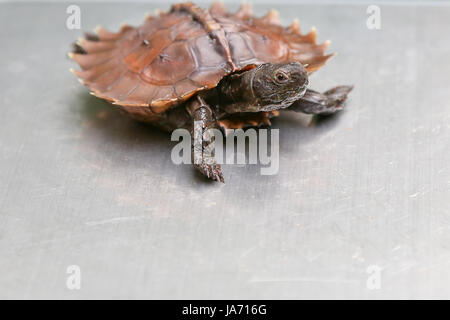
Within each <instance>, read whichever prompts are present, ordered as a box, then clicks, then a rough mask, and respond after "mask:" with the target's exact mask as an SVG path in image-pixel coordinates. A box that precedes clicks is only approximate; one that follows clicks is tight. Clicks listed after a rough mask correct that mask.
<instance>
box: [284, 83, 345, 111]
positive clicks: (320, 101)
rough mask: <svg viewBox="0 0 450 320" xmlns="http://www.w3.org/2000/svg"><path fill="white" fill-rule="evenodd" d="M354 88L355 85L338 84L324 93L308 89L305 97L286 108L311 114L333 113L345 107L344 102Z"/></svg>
mask: <svg viewBox="0 0 450 320" xmlns="http://www.w3.org/2000/svg"><path fill="white" fill-rule="evenodd" d="M352 89H353V86H338V87H336V88H333V89H330V90H327V91H325V92H324V93H319V92H317V91H314V90H310V89H308V90H306V92H305V95H304V96H303V97H301V98H300V99H299V100H297V101H296V102H294V103H293V104H292V105H291V106H290V107H289V108H287V109H286V110H292V111H297V112H304V113H309V114H322V115H327V114H332V113H335V112H337V111H340V110H342V109H343V108H344V102H345V100H346V99H347V95H348V94H349V92H350V91H352Z"/></svg>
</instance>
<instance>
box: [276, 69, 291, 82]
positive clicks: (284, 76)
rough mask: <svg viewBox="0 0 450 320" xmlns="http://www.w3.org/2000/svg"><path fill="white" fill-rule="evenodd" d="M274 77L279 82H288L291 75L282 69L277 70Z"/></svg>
mask: <svg viewBox="0 0 450 320" xmlns="http://www.w3.org/2000/svg"><path fill="white" fill-rule="evenodd" d="M274 78H275V81H276V82H278V83H286V82H287V81H288V80H289V76H288V75H287V74H286V73H284V72H283V71H280V70H278V71H275V74H274Z"/></svg>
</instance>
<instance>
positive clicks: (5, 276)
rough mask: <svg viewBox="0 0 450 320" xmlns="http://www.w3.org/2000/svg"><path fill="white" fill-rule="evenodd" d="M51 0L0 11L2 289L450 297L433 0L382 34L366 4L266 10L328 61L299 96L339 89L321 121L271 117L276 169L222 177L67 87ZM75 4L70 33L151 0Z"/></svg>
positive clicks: (445, 66)
mask: <svg viewBox="0 0 450 320" xmlns="http://www.w3.org/2000/svg"><path fill="white" fill-rule="evenodd" d="M67 5H68V4H49V3H41V4H31V3H16V4H15V3H2V4H0V42H1V44H2V45H1V50H0V102H1V117H0V297H1V298H61V299H72V298H74V299H75V298H236V299H239V298H256V299H258V298H276V299H277V298H424V297H436V298H448V297H449V296H450V266H449V264H450V232H449V226H450V202H449V199H450V165H449V160H450V159H449V156H450V148H449V141H450V105H449V104H450V89H449V80H450V62H449V56H450V41H449V37H448V35H449V34H450V23H449V20H448V17H449V16H450V7H449V6H447V5H445V4H442V5H437V4H434V5H432V6H427V5H404V4H403V5H386V4H385V5H380V8H381V18H382V20H381V30H369V29H367V27H366V19H367V17H368V15H367V13H366V8H367V5H325V4H323V5H294V4H292V5H279V6H277V9H278V10H279V11H280V15H281V17H282V21H283V23H284V24H288V23H290V22H291V21H292V20H293V19H294V18H296V17H298V18H300V21H301V25H302V28H303V30H304V31H307V30H308V29H309V28H310V27H311V26H316V27H317V29H318V37H319V40H320V41H324V40H326V39H331V40H332V44H331V46H330V49H329V50H330V52H338V53H339V55H337V56H336V57H335V58H333V59H332V60H331V61H330V62H329V63H328V65H327V66H326V67H325V68H323V69H322V70H320V71H319V72H317V73H316V74H315V75H314V76H313V77H312V79H311V86H312V88H314V89H317V90H325V89H328V88H330V87H332V86H335V85H339V84H354V85H355V89H354V91H353V92H352V94H351V97H350V99H349V101H348V104H347V109H346V111H345V112H343V113H342V114H340V115H339V116H338V117H336V118H334V119H330V120H328V121H325V122H320V123H318V124H316V125H313V124H312V123H311V122H310V120H311V119H310V117H307V116H302V115H292V114H290V115H284V116H282V117H280V118H279V119H277V120H276V121H275V122H274V127H275V128H278V129H280V170H279V174H278V175H274V176H261V175H260V170H259V169H260V167H259V166H257V165H248V166H245V167H240V166H231V165H227V166H225V168H224V173H225V175H226V179H227V183H226V184H225V185H222V184H218V183H206V182H205V181H204V180H202V179H200V178H199V177H198V176H197V175H196V174H195V173H194V172H193V170H191V168H190V167H189V166H175V165H174V164H172V162H171V161H170V151H171V147H172V146H173V145H174V143H173V142H170V137H169V136H168V135H167V134H165V133H162V132H159V131H156V130H153V129H152V128H149V127H147V126H145V125H141V124H138V123H135V122H133V121H131V120H129V119H127V118H125V117H123V116H122V115H121V114H119V113H118V112H117V111H116V110H115V109H113V108H112V107H110V106H109V105H108V104H107V103H105V102H103V101H100V100H99V99H96V98H94V97H92V96H90V95H89V94H88V92H87V90H86V89H85V88H83V87H82V86H80V84H79V83H78V82H77V80H76V79H75V77H74V76H73V75H72V74H71V73H70V72H69V71H68V69H69V68H70V67H74V64H73V63H72V62H71V61H69V59H68V58H66V56H65V55H66V52H67V51H68V50H69V48H70V47H69V44H70V43H71V42H72V41H73V40H75V39H76V38H77V37H78V36H80V35H81V31H79V30H68V29H67V28H66V27H65V22H66V18H67V14H66V7H67ZM79 5H80V7H81V13H82V20H81V21H82V29H84V30H90V29H93V28H94V27H95V25H97V24H102V25H103V26H105V27H107V28H110V29H112V30H117V29H118V27H119V24H120V22H121V21H124V20H126V21H128V22H130V23H132V24H138V23H140V22H141V21H142V20H143V18H144V13H145V12H152V11H153V9H155V8H157V7H161V6H160V5H156V4H144V3H139V4H137V3H134V4H133V3H115V4H102V3H80V4H79ZM167 6H168V5H167V4H166V5H163V6H162V7H163V8H167ZM236 7H237V6H236V5H232V8H236ZM269 7H272V6H269V5H267V4H266V5H259V6H256V8H255V11H256V12H257V13H258V14H263V13H264V12H265V11H267V9H268V8H269ZM70 265H77V266H79V267H80V268H81V289H80V290H69V289H68V288H67V286H66V280H67V277H68V276H69V275H68V274H67V273H66V269H67V267H68V266H70ZM370 266H378V267H379V268H381V273H380V281H381V282H380V285H381V287H380V289H378V290H370V288H371V287H370V286H369V287H368V286H367V281H368V278H369V276H370V274H369V273H367V269H368V268H369V267H370Z"/></svg>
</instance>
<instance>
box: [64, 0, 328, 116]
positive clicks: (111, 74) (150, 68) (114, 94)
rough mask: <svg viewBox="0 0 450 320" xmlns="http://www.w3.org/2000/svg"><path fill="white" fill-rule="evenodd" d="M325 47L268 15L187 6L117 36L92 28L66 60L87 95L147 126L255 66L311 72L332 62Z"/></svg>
mask: <svg viewBox="0 0 450 320" xmlns="http://www.w3.org/2000/svg"><path fill="white" fill-rule="evenodd" d="M328 44H329V42H328V41H327V42H324V43H322V44H317V42H316V31H315V29H314V28H313V29H312V30H311V31H310V32H309V33H307V34H305V35H302V34H301V32H300V27H299V23H298V21H294V23H292V24H291V25H290V26H289V27H287V28H284V27H282V26H281V25H280V23H279V18H278V15H277V13H276V12H275V11H273V10H271V11H269V13H268V14H267V15H265V16H264V17H261V18H255V17H253V15H252V12H251V7H250V6H249V5H246V4H244V5H242V6H241V8H240V9H239V10H238V11H237V12H236V13H234V14H230V13H228V12H227V11H226V9H225V7H224V6H223V5H222V4H221V3H214V4H213V5H212V6H211V7H210V9H209V10H203V9H201V8H199V7H197V6H195V5H194V4H192V3H189V2H188V3H181V4H176V5H174V6H172V8H171V10H170V11H169V12H162V13H159V14H158V16H157V17H153V16H147V18H146V20H145V22H144V23H143V24H142V25H141V26H139V27H131V26H128V25H124V26H122V28H121V30H120V31H119V32H118V33H111V32H109V31H107V30H105V29H103V28H101V27H97V29H96V35H86V37H85V38H83V39H80V40H79V41H78V42H77V44H76V47H75V48H76V49H75V50H74V52H71V53H70V54H69V56H70V58H72V59H73V60H75V61H76V62H77V63H78V64H79V66H80V67H81V70H80V71H77V70H72V72H73V73H75V75H76V76H77V77H78V78H79V79H80V82H82V83H83V84H85V85H86V86H88V87H89V89H90V90H91V93H92V94H93V95H95V96H97V97H100V98H103V99H105V100H108V101H110V102H112V103H113V104H115V105H118V106H122V108H123V109H124V110H125V111H127V112H129V113H131V114H132V115H134V116H135V117H137V118H144V119H145V120H147V121H148V120H152V119H155V120H156V119H157V118H158V116H157V115H158V114H161V113H163V112H165V111H166V110H168V109H169V108H170V107H173V106H176V105H178V104H179V103H180V102H182V101H185V100H187V99H189V98H190V97H192V96H193V95H195V94H196V93H197V92H199V91H201V90H207V89H210V88H213V87H215V86H217V84H218V83H219V81H220V80H221V79H222V78H223V77H224V76H226V75H228V74H230V73H233V72H238V71H241V70H245V69H249V68H252V67H254V66H255V65H258V64H261V63H265V62H272V63H280V62H281V63H282V62H290V61H298V62H300V63H302V64H307V70H308V71H309V72H312V71H315V70H317V69H319V68H320V67H321V66H323V65H324V63H325V62H326V61H327V60H328V59H329V58H330V57H331V56H332V54H329V55H326V54H325V50H326V48H327V46H328Z"/></svg>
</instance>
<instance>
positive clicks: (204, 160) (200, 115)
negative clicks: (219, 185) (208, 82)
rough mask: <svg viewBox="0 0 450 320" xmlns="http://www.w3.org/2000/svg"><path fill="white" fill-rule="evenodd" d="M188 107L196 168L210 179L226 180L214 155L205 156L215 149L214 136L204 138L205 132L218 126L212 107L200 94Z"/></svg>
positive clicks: (193, 158) (193, 160) (193, 161)
mask: <svg viewBox="0 0 450 320" xmlns="http://www.w3.org/2000/svg"><path fill="white" fill-rule="evenodd" d="M186 109H187V111H188V113H189V114H190V115H191V118H192V121H193V125H192V130H191V139H192V157H191V159H192V163H193V166H194V168H195V169H197V170H199V171H200V172H201V173H202V174H203V175H205V176H206V177H208V178H209V179H212V180H215V181H220V182H225V180H224V178H223V175H222V167H221V166H220V164H217V162H216V160H215V159H214V158H213V157H206V156H205V155H206V154H207V153H208V154H209V152H210V150H213V149H214V140H213V139H214V138H211V140H212V141H207V140H206V139H204V138H205V132H206V131H207V130H208V129H212V128H216V127H217V122H216V119H215V117H214V115H213V112H212V110H211V108H210V107H209V106H208V105H207V104H206V102H205V100H204V99H203V98H202V97H200V95H197V98H196V99H193V100H192V101H191V102H189V103H188V105H187V107H186Z"/></svg>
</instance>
